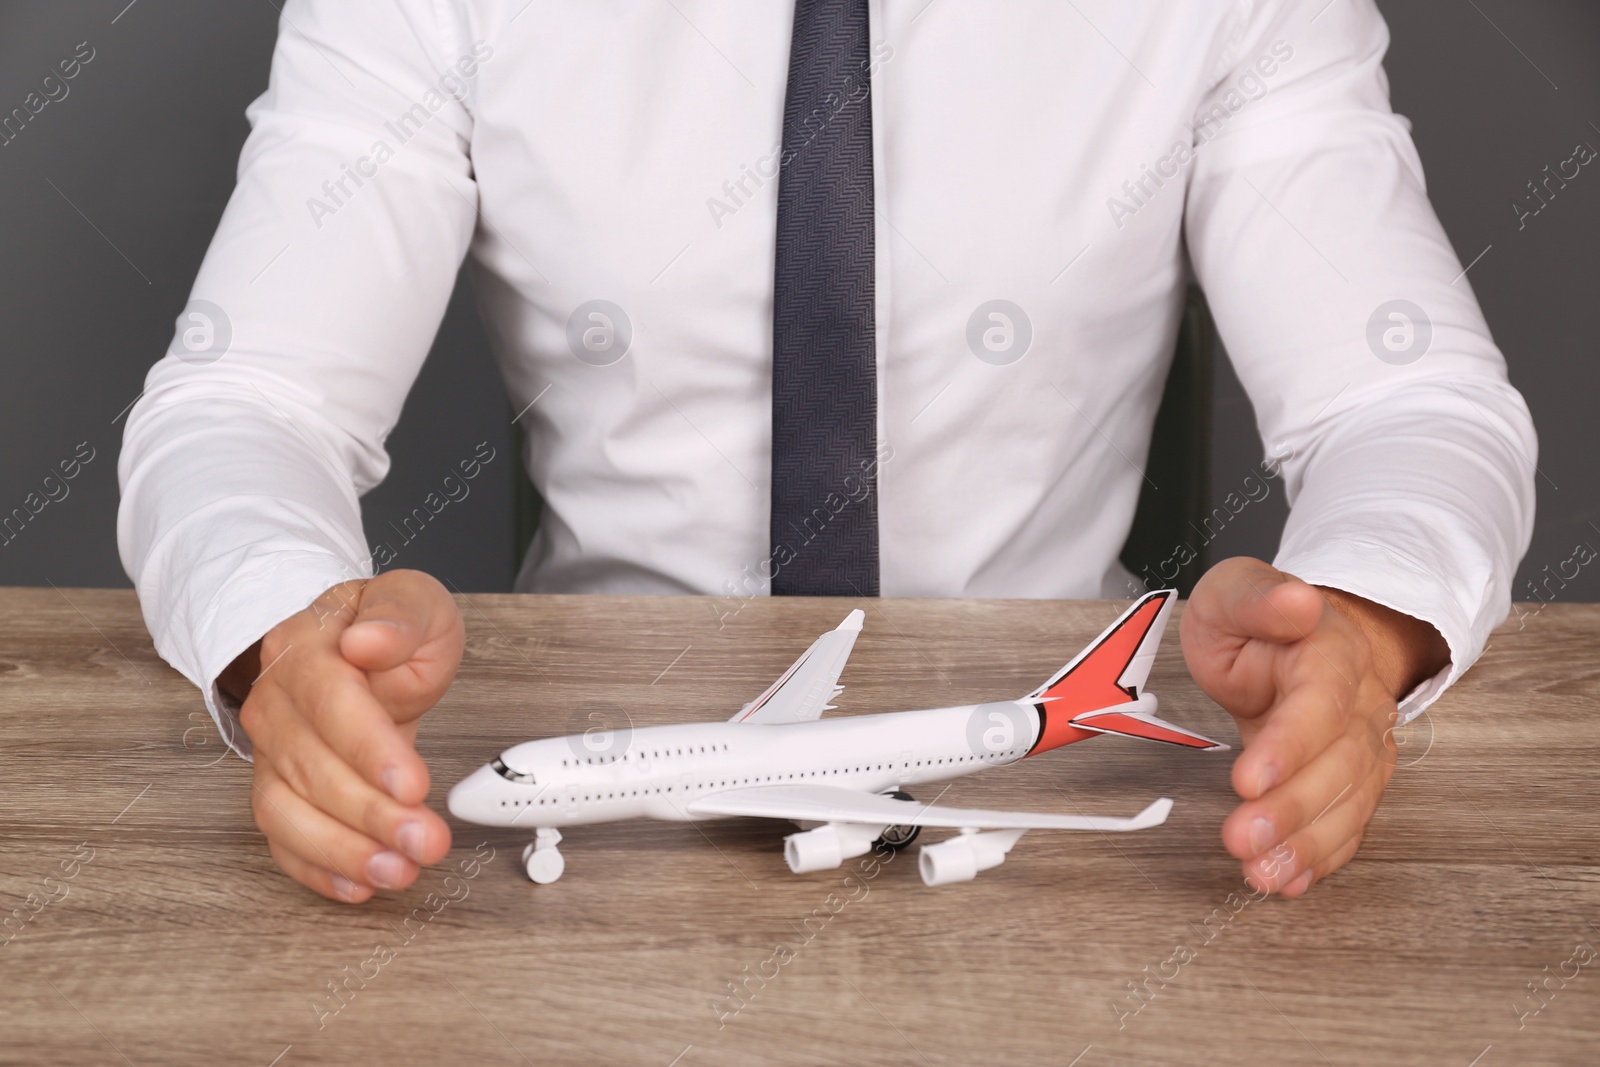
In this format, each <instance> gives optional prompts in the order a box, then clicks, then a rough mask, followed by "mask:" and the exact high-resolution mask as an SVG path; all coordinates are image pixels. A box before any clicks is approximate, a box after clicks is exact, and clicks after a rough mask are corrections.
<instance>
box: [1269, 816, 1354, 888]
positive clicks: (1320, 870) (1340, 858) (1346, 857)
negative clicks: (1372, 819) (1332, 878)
mask: <svg viewBox="0 0 1600 1067" xmlns="http://www.w3.org/2000/svg"><path fill="white" fill-rule="evenodd" d="M1365 836H1366V834H1365V832H1364V831H1363V832H1362V833H1358V834H1356V836H1354V837H1352V838H1351V839H1350V840H1349V841H1346V842H1345V843H1344V844H1343V845H1341V846H1340V847H1339V848H1338V849H1337V850H1336V851H1335V852H1334V854H1333V855H1331V856H1329V857H1328V858H1327V859H1325V860H1323V861H1322V862H1321V863H1318V864H1317V865H1316V866H1314V867H1313V868H1312V869H1311V870H1309V871H1302V872H1301V873H1300V874H1299V875H1297V876H1296V877H1295V880H1294V881H1292V882H1290V883H1289V884H1288V885H1286V886H1284V888H1283V895H1284V896H1286V897H1288V898H1289V899H1290V900H1293V899H1295V898H1296V897H1300V896H1304V895H1305V892H1306V890H1308V889H1310V888H1311V887H1312V886H1314V885H1316V884H1317V883H1318V882H1320V881H1322V880H1323V879H1324V878H1326V877H1328V875H1330V874H1332V873H1333V872H1334V871H1337V870H1338V869H1339V868H1340V867H1343V866H1344V865H1345V864H1347V863H1349V862H1350V861H1351V860H1352V859H1354V858H1355V854H1356V852H1357V851H1359V850H1360V848H1361V842H1362V839H1363V838H1364V837H1365Z"/></svg>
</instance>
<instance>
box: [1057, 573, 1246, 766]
mask: <svg viewBox="0 0 1600 1067" xmlns="http://www.w3.org/2000/svg"><path fill="white" fill-rule="evenodd" d="M1177 596H1178V594H1177V591H1176V590H1173V589H1162V590H1158V591H1156V592H1154V593H1148V594H1146V595H1145V596H1144V597H1142V598H1140V600H1138V601H1137V602H1136V603H1135V604H1134V605H1133V606H1132V607H1131V608H1129V609H1128V610H1127V611H1126V612H1124V613H1123V614H1122V617H1121V618H1119V619H1118V620H1117V621H1116V622H1114V623H1112V624H1111V625H1110V626H1109V627H1107V628H1106V631H1105V632H1104V633H1102V634H1101V635H1100V636H1099V637H1097V638H1096V639H1095V640H1094V641H1093V642H1091V643H1090V644H1089V646H1088V647H1087V648H1085V649H1084V650H1083V651H1082V652H1080V653H1078V655H1077V657H1076V658H1075V659H1073V661H1072V662H1071V663H1068V664H1067V665H1066V666H1065V667H1063V668H1061V671H1060V673H1058V674H1057V675H1056V676H1055V677H1054V678H1052V679H1050V681H1048V682H1046V683H1045V684H1044V685H1042V686H1040V687H1039V688H1038V689H1037V690H1035V691H1034V692H1033V693H1031V694H1029V696H1028V698H1027V699H1029V700H1032V701H1034V707H1035V708H1036V709H1037V710H1038V712H1039V720H1040V723H1039V740H1038V742H1037V743H1035V744H1034V746H1033V748H1032V749H1031V750H1029V752H1028V754H1029V755H1030V756H1031V755H1035V754H1037V753H1040V752H1048V751H1049V750H1050V749H1052V748H1060V747H1061V746H1062V745H1070V744H1072V743H1073V742H1074V741H1082V740H1084V739H1085V738H1089V737H1093V736H1094V735H1095V734H1099V733H1117V734H1125V735H1127V736H1130V737H1143V738H1146V739H1148V740H1151V741H1166V742H1168V743H1170V744H1180V745H1188V746H1190V747H1194V748H1226V747H1228V746H1226V745H1221V744H1218V743H1217V742H1215V741H1212V740H1211V739H1210V738H1206V737H1201V736H1200V735H1199V734H1193V733H1190V732H1189V731H1187V730H1184V729H1181V728H1180V727H1177V726H1174V725H1172V724H1171V723H1167V722H1162V721H1161V720H1160V719H1157V718H1156V717H1155V716H1154V715H1153V714H1151V712H1153V711H1154V709H1155V698H1154V697H1153V696H1151V695H1149V694H1143V695H1141V694H1140V692H1139V690H1140V688H1141V687H1142V686H1143V685H1144V683H1145V680H1146V679H1147V678H1149V677H1150V666H1151V664H1153V663H1154V662H1155V658H1156V649H1157V648H1158V647H1159V646H1160V644H1161V637H1162V635H1163V634H1164V633H1165V632H1166V628H1167V618H1168V616H1170V615H1171V614H1172V605H1173V604H1174V603H1175V602H1176V601H1177Z"/></svg>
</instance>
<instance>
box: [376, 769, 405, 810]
mask: <svg viewBox="0 0 1600 1067" xmlns="http://www.w3.org/2000/svg"><path fill="white" fill-rule="evenodd" d="M381 777H382V779H383V788H384V791H385V792H387V793H388V794H389V795H390V796H392V797H394V798H395V799H396V800H400V768H399V767H385V768H384V770H383V774H382V776H381ZM401 803H404V801H401Z"/></svg>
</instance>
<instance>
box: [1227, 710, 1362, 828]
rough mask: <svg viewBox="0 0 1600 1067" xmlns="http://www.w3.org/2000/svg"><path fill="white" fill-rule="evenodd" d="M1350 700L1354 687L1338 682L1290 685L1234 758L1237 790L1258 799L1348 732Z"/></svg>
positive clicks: (1292, 775) (1251, 798)
mask: <svg viewBox="0 0 1600 1067" xmlns="http://www.w3.org/2000/svg"><path fill="white" fill-rule="evenodd" d="M1352 700H1353V696H1352V694H1351V693H1350V691H1349V690H1348V689H1347V688H1345V687H1343V686H1340V685H1337V684H1329V683H1322V684H1318V683H1315V682H1306V683H1303V684H1301V685H1299V686H1297V687H1296V688H1294V689H1292V690H1290V691H1289V692H1288V693H1287V694H1286V695H1285V696H1284V697H1283V699H1282V700H1280V701H1279V702H1278V703H1277V704H1276V705H1275V706H1274V707H1272V708H1271V709H1270V710H1269V711H1268V712H1267V714H1266V716H1265V718H1264V719H1263V720H1261V723H1260V727H1259V729H1258V730H1256V731H1255V733H1254V736H1253V737H1251V738H1249V739H1248V740H1247V742H1246V744H1245V750H1244V752H1243V753H1242V754H1241V755H1240V756H1239V758H1238V759H1236V760H1234V762H1233V788H1234V790H1235V791H1236V792H1237V793H1238V794H1239V795H1240V796H1242V797H1244V798H1245V799H1246V800H1255V799H1256V798H1258V797H1260V796H1262V795H1263V794H1265V793H1266V792H1267V791H1268V790H1271V789H1273V788H1275V787H1277V786H1278V785H1279V784H1280V783H1283V782H1287V781H1288V780H1289V779H1291V778H1293V777H1294V776H1295V775H1296V774H1298V773H1300V771H1301V770H1302V769H1303V768H1304V767H1306V766H1307V765H1309V764H1310V763H1311V761H1312V760H1314V759H1316V758H1317V757H1318V756H1319V755H1321V754H1322V753H1323V752H1324V751H1325V750H1326V749H1327V748H1328V746H1330V745H1332V744H1333V743H1334V742H1335V741H1336V740H1338V739H1339V738H1341V737H1343V736H1344V735H1345V733H1346V731H1347V730H1348V729H1349V726H1350V706H1351V703H1352Z"/></svg>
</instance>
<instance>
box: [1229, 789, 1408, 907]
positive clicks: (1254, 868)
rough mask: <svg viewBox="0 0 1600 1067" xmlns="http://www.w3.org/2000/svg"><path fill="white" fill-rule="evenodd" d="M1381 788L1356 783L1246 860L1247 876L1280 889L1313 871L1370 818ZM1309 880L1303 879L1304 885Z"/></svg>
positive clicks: (1257, 882)
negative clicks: (1280, 839) (1278, 841)
mask: <svg viewBox="0 0 1600 1067" xmlns="http://www.w3.org/2000/svg"><path fill="white" fill-rule="evenodd" d="M1379 792H1381V790H1373V789H1371V788H1370V787H1369V788H1361V787H1356V788H1354V789H1352V790H1351V791H1350V792H1349V793H1348V794H1347V795H1346V796H1345V799H1343V800H1341V801H1338V802H1337V803H1335V804H1334V805H1333V806H1332V807H1331V808H1329V809H1328V810H1327V811H1326V812H1325V813H1323V814H1321V815H1319V816H1318V817H1317V818H1315V819H1313V820H1312V822H1311V823H1310V824H1309V825H1307V826H1305V827H1303V828H1301V829H1300V830H1298V831H1296V832H1295V833H1293V834H1290V835H1289V837H1288V839H1287V840H1285V841H1283V842H1282V843H1281V844H1279V845H1278V846H1276V847H1275V848H1274V849H1272V850H1269V851H1268V852H1267V853H1265V854H1264V855H1261V856H1257V857H1256V858H1254V859H1251V860H1246V861H1245V864H1244V871H1245V877H1246V879H1248V880H1250V881H1252V882H1253V883H1254V884H1256V885H1258V886H1263V887H1266V888H1269V889H1272V890H1274V891H1278V892H1281V891H1282V890H1284V889H1285V888H1287V887H1289V886H1291V885H1294V884H1295V883H1296V882H1297V881H1299V880H1300V877H1301V875H1303V874H1305V873H1306V872H1308V871H1309V872H1312V875H1313V877H1315V872H1316V871H1317V870H1318V868H1319V867H1322V868H1324V869H1326V864H1327V863H1328V862H1329V861H1330V860H1331V859H1332V858H1333V857H1334V856H1335V855H1337V854H1338V852H1339V851H1340V849H1341V848H1342V847H1343V846H1344V845H1345V844H1346V843H1348V842H1349V840H1350V839H1351V838H1352V837H1355V836H1357V835H1358V834H1360V833H1361V832H1362V830H1363V829H1364V828H1365V827H1366V825H1367V821H1368V820H1369V819H1370V818H1372V812H1373V810H1374V809H1375V808H1376V807H1377V799H1378V794H1379ZM1309 885H1310V881H1309V880H1308V881H1306V886H1309Z"/></svg>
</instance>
